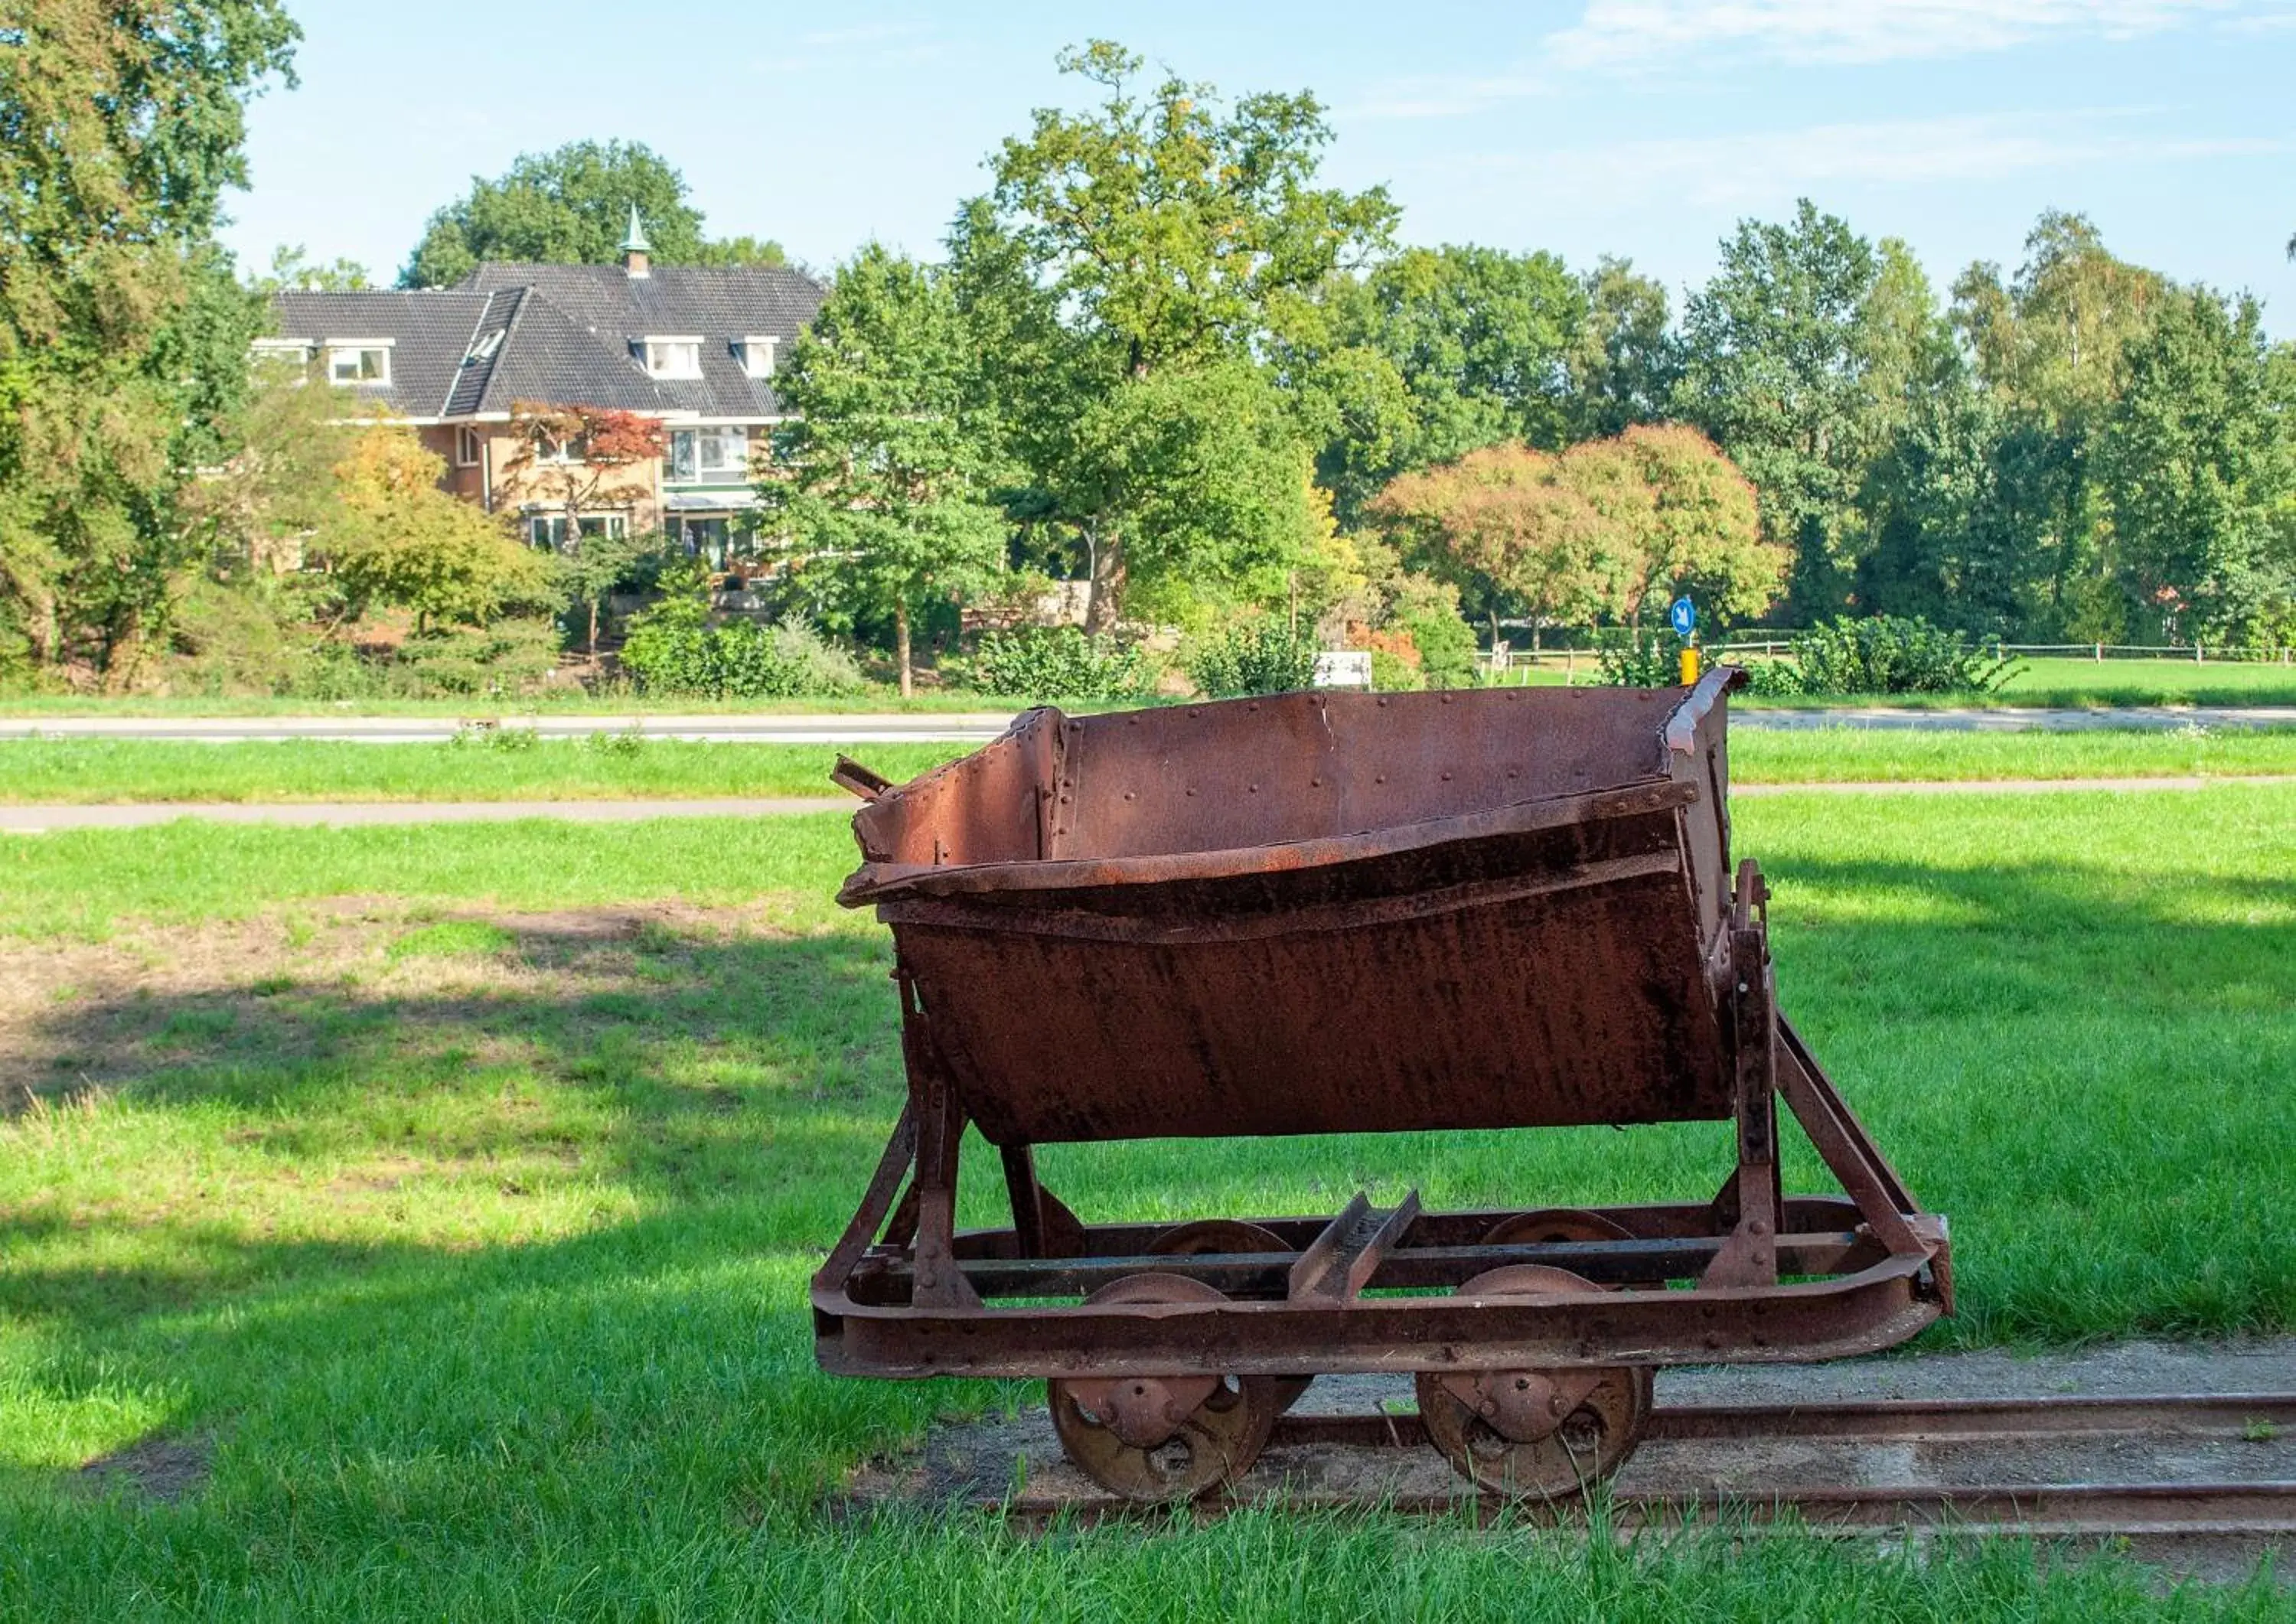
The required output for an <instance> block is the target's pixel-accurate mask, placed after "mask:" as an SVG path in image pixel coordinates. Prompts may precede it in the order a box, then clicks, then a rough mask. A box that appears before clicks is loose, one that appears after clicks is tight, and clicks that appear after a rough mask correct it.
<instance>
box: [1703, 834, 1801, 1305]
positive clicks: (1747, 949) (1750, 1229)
mask: <svg viewBox="0 0 2296 1624" xmlns="http://www.w3.org/2000/svg"><path fill="white" fill-rule="evenodd" d="M1768 895H1769V893H1768V890H1767V887H1765V886H1764V885H1763V883H1762V876H1761V872H1760V870H1759V869H1758V868H1756V867H1755V865H1753V864H1752V863H1751V862H1747V863H1743V864H1741V865H1739V867H1738V875H1737V884H1736V888H1735V892H1734V896H1733V898H1732V900H1731V906H1730V913H1729V916H1728V924H1727V930H1728V933H1729V938H1730V976H1731V987H1730V990H1729V1005H1728V1007H1729V1011H1730V1021H1731V1026H1732V1031H1733V1037H1734V1043H1733V1048H1734V1060H1733V1065H1734V1095H1735V1105H1734V1111H1733V1115H1734V1120H1735V1123H1736V1128H1737V1134H1736V1139H1737V1150H1738V1165H1737V1168H1736V1169H1735V1170H1734V1173H1733V1175H1732V1177H1731V1184H1730V1198H1729V1201H1728V1203H1727V1205H1728V1212H1729V1216H1730V1220H1731V1224H1732V1233H1731V1236H1730V1243H1729V1244H1728V1245H1726V1246H1725V1247H1724V1248H1723V1249H1722V1251H1721V1252H1720V1253H1719V1255H1718V1256H1717V1257H1716V1258H1715V1259H1714V1263H1713V1266H1712V1267H1710V1268H1709V1269H1708V1270H1707V1272H1706V1275H1705V1276H1704V1283H1705V1284H1710V1285H1775V1284H1776V1283H1777V1278H1778V1260H1777V1244H1776V1237H1777V1228H1778V1216H1779V1213H1780V1210H1782V1209H1783V1207H1784V1204H1785V1201H1784V1193H1783V1192H1782V1191H1781V1189H1780V1188H1779V1183H1778V1119H1777V1036H1778V1032H1777V1003H1776V998H1775V987H1774V984H1773V981H1772V979H1771V969H1770V950H1769V930H1768V921H1767V898H1768Z"/></svg>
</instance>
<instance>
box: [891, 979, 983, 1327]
mask: <svg viewBox="0 0 2296 1624" xmlns="http://www.w3.org/2000/svg"><path fill="white" fill-rule="evenodd" d="M894 979H895V980H896V981H897V982H898V985H899V987H900V993H901V1047H902V1049H903V1051H904V1055H905V1058H906V1061H907V1063H908V1071H909V1109H910V1112H911V1114H912V1116H913V1117H914V1120H915V1122H916V1139H917V1148H916V1177H915V1181H914V1184H913V1185H912V1186H911V1189H912V1193H914V1196H915V1197H916V1203H917V1227H916V1238H915V1241H914V1243H913V1245H912V1248H911V1255H912V1256H913V1257H914V1259H915V1265H916V1286H915V1300H916V1302H917V1304H918V1306H919V1307H920V1308H944V1309H947V1308H960V1309H961V1308H974V1309H977V1308H980V1298H979V1297H977V1296H975V1295H974V1294H973V1291H972V1284H970V1283H969V1282H968V1281H967V1280H966V1279H965V1277H964V1270H963V1269H961V1268H959V1267H957V1263H956V1169H957V1157H958V1153H959V1152H960V1150H961V1149H962V1147H963V1145H964V1106H963V1105H962V1104H961V1103H959V1102H958V1100H957V1095H956V1089H955V1085H954V1081H953V1079H951V1078H950V1077H949V1075H948V1070H947V1067H946V1066H945V1065H943V1064H942V1062H941V1056H940V1054H939V1046H937V1045H936V1044H935V1043H934V1042H933V1038H932V1032H931V1015H930V1014H929V1013H927V1011H926V1010H925V1007H924V1004H923V1001H922V999H921V998H920V997H918V994H917V986H916V981H915V979H914V977H912V976H911V975H910V974H909V972H908V970H907V969H906V966H898V965H897V967H896V969H895V971H894Z"/></svg>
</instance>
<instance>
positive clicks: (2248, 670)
mask: <svg viewBox="0 0 2296 1624" xmlns="http://www.w3.org/2000/svg"><path fill="white" fill-rule="evenodd" d="M1750 658H1752V657H1751V656H1750ZM1594 668H1595V660H1594V656H1592V655H1591V654H1587V653H1584V652H1582V653H1580V654H1579V655H1577V656H1576V657H1575V658H1574V660H1571V661H1569V662H1566V661H1565V660H1563V658H1562V656H1561V655H1558V654H1547V655H1546V656H1544V657H1543V659H1542V660H1541V661H1540V663H1539V664H1538V666H1537V667H1536V668H1524V667H1521V666H1518V667H1517V668H1515V670H1514V671H1513V673H1512V674H1511V675H1510V676H1509V677H1508V679H1507V680H1508V681H1510V682H1521V683H1525V684H1528V685H1532V686H1547V685H1560V684H1562V683H1564V682H1566V681H1569V680H1571V679H1572V678H1573V677H1575V678H1576V680H1578V681H1580V682H1584V681H1586V680H1587V677H1588V675H1589V673H1591V672H1592V671H1593V670H1594ZM1734 702H1735V703H1737V704H1739V705H1741V706H1745V707H1750V708H1752V709H1764V708H1775V707H1792V708H1796V709H1810V708H1816V707H1823V706H1828V705H1888V706H1896V707H1900V708H1906V709H1958V708H1961V707H1964V706H1972V705H1979V706H1996V705H2034V706H2062V707H2067V708H2071V709H2119V708H2120V707H2122V706H2127V705H2296V666H2284V665H2277V664H2265V663H2262V662H2243V661H2233V660H2210V661H2207V662H2206V663H2196V662H2194V660H2189V659H2186V660H2071V659H2059V658H2057V657H2055V656H2054V655H2043V656H2030V657H2023V658H2020V659H2019V660H2018V661H2017V669H2016V670H2015V671H2014V672H2013V674H2012V675H2011V676H2010V677H2009V679H2008V680H2007V681H2006V682H2005V683H2004V684H2003V685H2001V687H2000V688H1999V689H1998V690H1997V691H1996V692H1994V693H1987V694H1980V695H1970V694H1965V693H1893V694H1863V695H1860V694H1825V695H1820V696H1815V697H1810V698H1799V699H1760V698H1756V697H1754V696H1752V695H1745V696H1742V697H1741V698H1739V699H1738V700H1736V701H1734Z"/></svg>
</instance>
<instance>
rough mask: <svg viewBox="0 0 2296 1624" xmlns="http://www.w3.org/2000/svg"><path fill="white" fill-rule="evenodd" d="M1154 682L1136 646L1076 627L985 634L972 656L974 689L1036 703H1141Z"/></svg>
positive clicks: (1037, 628) (1143, 657)
mask: <svg viewBox="0 0 2296 1624" xmlns="http://www.w3.org/2000/svg"><path fill="white" fill-rule="evenodd" d="M1155 680H1156V672H1155V668H1154V667H1153V666H1152V664H1151V663H1150V662H1149V660H1148V658H1147V656H1146V655H1145V654H1144V652H1142V651H1141V650H1140V649H1139V648H1137V647H1136V646H1135V647H1124V646H1120V645H1119V644H1117V643H1116V642H1115V640H1114V639H1113V638H1110V637H1098V638H1094V637H1087V636H1085V635H1084V633H1083V632H1082V631H1080V630H1078V628H1077V627H1073V626H1024V627H1016V628H1014V629H1013V630H1011V631H990V632H983V633H982V634H981V636H980V646H979V647H978V648H977V649H976V650H975V651H974V652H973V656H972V685H973V686H974V687H976V688H978V689H979V690H980V692H981V693H994V694H998V695H1002V696H1005V697H1009V698H1012V699H1025V700H1027V701H1030V702H1031V703H1044V702H1046V701H1052V700H1063V699H1065V700H1093V701H1102V700H1118V699H1138V698H1141V697H1144V696H1145V695H1146V694H1147V693H1149V692H1150V691H1151V690H1152V688H1153V687H1154V685H1155Z"/></svg>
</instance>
